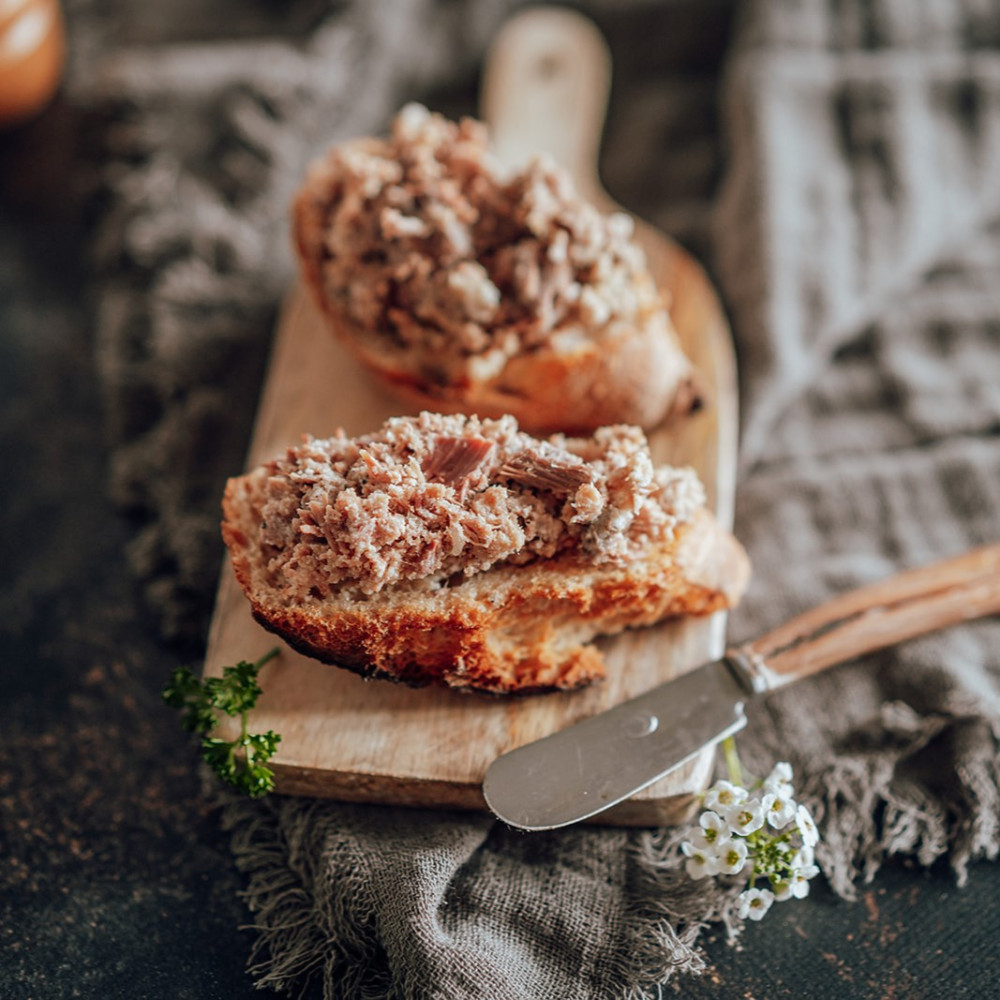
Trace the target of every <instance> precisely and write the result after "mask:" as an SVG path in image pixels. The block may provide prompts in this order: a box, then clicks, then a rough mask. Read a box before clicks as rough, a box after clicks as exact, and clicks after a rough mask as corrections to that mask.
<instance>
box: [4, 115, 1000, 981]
mask: <svg viewBox="0 0 1000 1000" xmlns="http://www.w3.org/2000/svg"><path fill="white" fill-rule="evenodd" d="M79 126H80V123H79V122H78V121H77V120H75V118H74V115H73V113H72V112H71V111H70V110H69V109H68V108H67V107H66V106H65V105H64V104H61V103H57V104H56V105H55V106H53V107H52V108H50V109H49V111H47V112H46V113H45V115H44V116H43V117H42V118H41V119H39V120H37V121H36V122H34V123H33V124H32V125H30V126H28V127H25V128H22V129H20V130H18V131H16V132H13V133H8V134H5V135H2V136H0V382H2V391H0V446H2V467H3V471H4V476H3V481H2V486H0V490H2V496H3V499H2V504H0V511H2V518H3V523H2V529H0V547H2V548H0V551H2V556H0V566H2V568H3V572H2V576H0V629H2V644H0V648H2V655H0V692H2V698H0V998H2V1000H28V998H31V1000H47V998H63V997H71V996H80V997H100V998H102V1000H113V998H117V997H127V998H130V1000H132V998H141V997H164V998H173V1000H178V998H223V997H225V998H228V1000H236V998H239V997H250V996H260V995H261V994H259V993H257V992H256V991H254V990H253V986H252V982H251V979H250V977H249V976H248V975H247V973H246V972H245V964H246V961H247V957H248V954H249V950H250V946H251V942H252V932H251V931H249V930H245V929H243V928H244V927H245V926H246V925H247V924H248V923H249V922H250V920H251V915H250V914H249V913H248V912H247V910H246V909H245V908H244V906H243V904H242V902H241V900H240V896H239V893H240V888H241V878H240V876H239V874H238V873H237V872H236V871H235V869H234V867H233V865H232V862H231V859H230V856H229V853H228V850H227V842H226V837H225V835H224V834H223V833H222V832H221V831H220V829H219V827H218V824H217V817H216V816H215V814H214V813H213V811H212V808H211V805H210V802H209V799H208V798H207V797H206V796H205V795H204V794H203V789H202V787H201V783H200V778H199V776H198V773H197V769H196V767H195V754H194V751H193V749H192V746H191V744H190V741H189V740H188V738H187V737H186V736H185V735H184V734H183V733H182V732H181V731H180V729H179V727H178V725H177V719H176V718H175V717H174V715H173V713H172V712H171V711H170V710H168V709H167V708H165V707H164V706H163V705H162V704H161V701H160V697H159V692H160V689H161V687H162V686H163V683H164V680H165V678H166V676H167V673H168V672H169V670H170V669H171V668H172V667H173V666H174V665H175V664H177V663H181V662H192V661H196V660H197V658H198V656H199V654H200V652H201V649H200V647H199V644H198V643H197V642H194V643H190V644H189V645H188V646H187V647H185V646H181V645H176V644H175V645H168V644H167V643H166V642H164V641H162V640H158V639H157V638H156V635H157V632H156V629H155V628H154V625H153V623H152V621H151V620H150V619H149V618H148V617H146V614H147V613H146V612H144V611H143V609H142V607H141V606H140V605H139V602H138V600H137V598H136V596H135V587H134V582H133V580H132V579H131V577H130V575H129V572H128V570H127V568H126V562H125V559H124V557H123V549H124V547H125V546H126V545H127V543H128V540H129V538H130V536H131V529H130V525H129V524H128V522H127V521H126V520H125V519H124V517H123V515H121V514H120V513H119V512H118V511H116V510H115V509H113V508H112V506H111V504H110V502H109V500H108V499H107V492H106V482H107V476H108V467H107V461H108V455H107V443H106V437H105V433H104V430H103V425H102V412H101V399H100V393H99V390H98V385H97V377H96V373H95V369H94V363H93V341H94V337H95V331H94V329H93V324H92V318H91V309H90V306H91V303H90V301H89V297H88V296H89V289H88V287H87V281H86V266H85V263H84V261H85V255H86V238H87V218H86V211H85V205H86V198H85V197H83V195H82V194H81V193H80V192H79V191H78V190H76V189H75V188H74V187H73V185H72V184H71V183H70V180H69V179H70V178H72V176H73V174H74V169H73V164H74V156H76V155H77V151H78V148H79V139H80V133H79ZM998 930H1000V867H998V866H997V865H993V864H986V863H981V864H978V865H976V866H974V867H973V869H972V870H971V872H970V878H969V883H968V885H967V886H966V887H965V888H963V889H959V888H958V887H957V886H956V884H955V881H954V879H953V877H952V875H951V874H950V872H948V871H947V870H946V869H944V868H937V869H934V870H931V871H923V870H918V869H915V868H909V867H906V866H904V865H901V864H900V865H893V866H890V867H889V868H887V869H886V870H884V871H883V872H882V873H881V875H880V876H879V877H878V878H877V880H876V881H875V882H874V884H872V885H870V886H867V887H862V889H861V894H860V898H859V900H858V901H857V902H854V903H848V902H844V901H841V900H839V899H836V898H835V897H833V896H832V894H831V893H830V892H829V891H828V890H826V889H825V887H824V886H823V884H822V879H818V880H817V882H816V883H815V889H814V892H813V894H812V895H811V896H810V898H809V899H808V900H806V901H803V902H801V903H797V904H795V905H791V906H788V907H782V908H781V910H780V911H775V912H774V913H773V914H772V915H771V916H769V917H768V919H767V920H765V921H764V922H763V923H762V924H760V925H753V926H751V927H750V928H749V929H748V931H747V933H746V934H745V936H744V937H743V938H742V939H741V941H740V942H739V944H738V945H737V946H735V947H731V946H729V945H727V944H726V943H725V942H724V941H723V940H722V938H721V935H719V934H718V933H716V934H711V933H710V934H709V936H708V938H707V952H708V956H709V959H710V962H711V967H710V970H709V972H708V974H707V975H706V976H704V977H702V978H700V979H690V978H684V979H680V980H677V981H676V982H675V983H673V984H672V985H671V987H669V988H667V989H666V990H665V991H664V996H669V995H673V994H674V993H676V994H677V995H678V996H685V997H692V998H708V997H739V998H746V1000H749V998H757V1000H764V998H774V997H811V998H826V997H830V998H833V997H883V998H918V997H923V998H928V1000H932V998H957V997H983V998H986V997H994V996H997V995H1000V961H998V958H997V945H996V940H997V932H998Z"/></svg>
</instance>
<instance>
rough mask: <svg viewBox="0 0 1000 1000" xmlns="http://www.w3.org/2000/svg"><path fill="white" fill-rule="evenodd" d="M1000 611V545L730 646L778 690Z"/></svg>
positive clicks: (855, 593)
mask: <svg viewBox="0 0 1000 1000" xmlns="http://www.w3.org/2000/svg"><path fill="white" fill-rule="evenodd" d="M997 612H1000V545H989V546H986V547H984V548H981V549H973V550H972V551H971V552H966V553H965V554H964V555H961V556H957V557H955V558H954V559H946V560H945V561H944V562H939V563H934V564H933V565H931V566H925V567H923V568H921V569H915V570H909V571H907V572H905V573H900V574H898V575H897V576H893V577H890V578H889V579H888V580H883V581H882V582H881V583H874V584H870V585H868V586H865V587H859V588H858V589H857V590H851V591H848V592H847V593H846V594H842V595H841V596H840V597H836V598H834V599H833V600H832V601H828V602H827V603H826V604H821V605H820V606H819V607H818V608H814V609H813V610H812V611H807V612H805V613H804V614H801V615H799V616H798V617H797V618H793V619H792V620H791V621H789V622H787V623H786V624H784V625H781V626H780V627H779V628H776V629H775V630H774V631H773V632H768V633H767V635H764V636H761V637H760V638H759V639H755V640H754V641H752V642H748V643H744V644H743V645H742V646H737V647H735V648H733V649H732V650H730V651H729V655H730V657H731V658H732V659H733V660H734V661H735V662H736V664H737V665H738V666H740V667H742V668H744V669H746V670H748V671H749V672H750V674H751V675H752V676H753V679H754V681H755V686H757V687H759V688H761V689H764V690H771V689H774V688H778V687H783V686H784V685H785V684H789V683H791V682H792V681H796V680H799V679H801V678H803V677H809V676H811V675H812V674H815V673H818V672H819V671H820V670H825V669H826V668H827V667H830V666H833V665H834V664H837V663H842V662H844V661H845V660H849V659H852V658H853V657H856V656H860V655H862V654H864V653H869V652H871V651H873V650H876V649H882V648H884V647H886V646H891V645H894V644H895V643H898V642H903V641H904V640H906V639H912V638H913V637H914V636H918V635H923V634H924V633H925V632H931V631H933V630H935V629H939V628H945V627H946V626H948V625H955V624H957V623H959V622H962V621H968V620H970V619H973V618H979V617H981V616H983V615H989V614H995V613H997Z"/></svg>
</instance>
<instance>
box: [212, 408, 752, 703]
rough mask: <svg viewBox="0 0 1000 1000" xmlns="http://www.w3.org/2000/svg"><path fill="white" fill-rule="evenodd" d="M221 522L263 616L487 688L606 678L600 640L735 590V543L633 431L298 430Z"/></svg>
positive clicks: (333, 651) (230, 490) (493, 423)
mask: <svg viewBox="0 0 1000 1000" xmlns="http://www.w3.org/2000/svg"><path fill="white" fill-rule="evenodd" d="M223 510H224V522H223V536H224V538H225V541H226V544H227V545H228V547H229V550H230V553H231V556H232V562H233V566H234V569H235V572H236V576H237V578H238V580H239V582H240V584H241V586H242V588H243V590H244V591H245V593H246V595H247V597H248V598H249V600H250V603H251V606H252V608H253V613H254V616H255V617H256V618H257V619H258V621H260V622H261V623H262V624H263V625H264V626H265V627H266V628H268V629H270V630H272V631H274V632H276V633H278V634H279V635H281V636H283V637H284V638H285V639H286V640H287V641H288V642H289V644H290V645H292V646H293V647H295V648H296V649H299V650H300V651H302V652H304V653H306V654H308V655H310V656H313V657H316V658H318V659H320V660H323V661H326V662H329V663H334V664H337V665H339V666H343V667H347V668H350V669H352V670H355V671H358V672H359V673H362V674H365V675H370V676H380V677H388V678H393V679H396V680H400V681H404V682H407V683H410V684H415V685H419V684H427V683H444V684H448V685H451V686H453V687H458V688H474V689H480V690H486V691H491V692H496V693H508V692H522V691H538V690H546V689H553V688H574V687H578V686H580V685H584V684H587V683H589V682H590V681H593V680H594V679H596V678H599V677H601V676H602V675H603V672H604V665H603V660H602V657H601V654H600V652H599V651H598V650H597V649H596V648H595V647H594V646H593V645H591V644H590V640H592V639H593V638H594V637H595V636H598V635H607V634H612V633H616V632H619V631H621V630H622V629H624V628H627V627H629V626H636V625H648V624H651V623H653V622H656V621H659V620H661V619H664V618H668V617H671V616H676V615H692V614H705V613H708V612H712V611H715V610H718V609H720V608H725V607H728V606H730V605H731V604H732V603H734V602H735V601H736V600H737V599H738V598H739V596H740V594H741V593H742V591H743V588H744V586H745V584H746V580H747V575H748V564H747V559H746V555H745V553H744V552H743V549H742V548H741V547H740V545H739V543H738V542H737V541H736V540H735V539H734V538H733V537H732V536H731V535H730V534H729V533H728V532H727V531H725V530H724V529H722V528H721V527H720V526H719V525H718V524H717V522H716V521H715V520H714V518H713V517H712V515H711V514H710V513H709V512H708V511H707V510H706V508H705V505H704V493H703V489H702V486H701V484H700V482H699V481H698V479H697V477H696V476H695V474H694V473H693V472H692V471H691V470H688V469H676V468H672V467H669V466H662V467H660V468H655V467H654V465H653V463H652V461H651V459H650V455H649V450H648V446H647V442H646V439H645V437H644V435H643V433H642V431H641V430H639V429H638V428H636V427H630V426H622V425H618V426H611V427H603V428H600V429H599V430H597V431H596V432H595V433H594V434H593V435H592V436H590V437H578V438H573V437H565V436H563V435H554V436H552V437H549V438H546V439H539V438H536V437H532V436H530V435H528V434H526V433H525V432H523V431H521V430H519V429H518V425H517V422H516V421H515V420H514V419H513V418H512V417H509V416H508V417H503V418H501V419H498V420H492V419H482V420H481V419H479V418H477V417H466V416H462V415H441V414H436V413H421V414H420V415H419V416H418V417H398V418H394V419H392V420H389V421H387V422H386V423H385V424H384V425H383V426H382V427H381V428H380V429H379V430H377V431H375V432H374V433H371V434H367V435H365V436H363V437H358V438H349V437H347V436H345V435H344V434H338V435H337V436H335V437H332V438H329V439H327V440H313V439H307V440H306V441H305V442H304V443H303V444H301V445H300V446H298V447H294V448H290V449H289V450H288V451H287V453H286V454H285V455H283V456H281V457H279V458H276V459H275V460H273V461H270V462H268V463H266V464H264V465H262V466H260V467H258V468H256V469H254V470H253V471H251V472H249V473H248V474H246V475H244V476H241V477H239V478H235V479H231V480H230V481H229V483H228V485H227V488H226V492H225V498H224V501H223Z"/></svg>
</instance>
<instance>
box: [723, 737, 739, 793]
mask: <svg viewBox="0 0 1000 1000" xmlns="http://www.w3.org/2000/svg"><path fill="white" fill-rule="evenodd" d="M722 754H723V757H724V758H725V761H726V770H727V771H728V772H729V780H730V781H731V782H732V783H733V784H734V785H740V786H742V785H743V767H742V766H741V765H740V755H739V754H738V753H737V752H736V740H734V739H733V738H732V736H727V737H726V738H725V739H724V740H723V741H722Z"/></svg>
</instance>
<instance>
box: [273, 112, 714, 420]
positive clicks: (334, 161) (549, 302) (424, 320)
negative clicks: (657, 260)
mask: <svg viewBox="0 0 1000 1000" xmlns="http://www.w3.org/2000/svg"><path fill="white" fill-rule="evenodd" d="M292 220H293V221H292V226H293V234H294V240H295V246H296V249H297V256H298V260H299V263H300V267H301V270H302V274H303V276H304V278H305V283H306V285H307V287H308V288H309V289H310V292H311V294H312V297H313V300H314V302H315V303H316V304H317V306H318V307H319V309H320V311H321V313H322V315H323V316H324V318H325V319H326V321H327V323H328V325H329V327H330V329H331V330H332V331H333V332H334V333H335V334H336V335H337V336H338V338H339V339H340V341H341V342H342V343H343V344H344V345H345V346H346V347H347V348H348V349H349V350H351V351H352V352H353V353H354V354H355V355H356V356H357V357H359V358H360V359H361V361H362V362H363V363H364V364H365V365H366V366H367V367H368V368H369V369H370V370H371V371H372V372H374V373H375V374H376V375H377V376H378V377H379V378H380V379H381V380H382V381H383V382H384V383H385V384H386V385H387V386H389V387H390V388H391V389H392V390H393V391H395V392H396V393H397V395H400V396H401V397H402V398H404V399H405V400H406V401H407V402H408V403H409V404H410V405H416V406H418V407H419V406H423V407H427V408H429V409H434V410H437V411H447V412H464V413H476V414H478V415H480V416H492V417H498V416H502V415H504V414H512V415H514V416H515V417H516V418H517V419H518V421H519V422H520V424H521V426H522V427H524V428H525V429H526V430H531V431H534V432H539V433H542V432H544V433H549V432H552V431H567V432H572V433H590V432H591V431H593V430H595V429H596V428H598V427H601V426H605V425H607V424H614V423H631V424H637V425H639V426H641V427H644V428H647V429H648V428H651V427H653V426H656V425H657V424H659V423H660V422H661V421H662V420H664V418H666V417H667V416H670V415H673V414H680V413H686V412H688V411H690V410H691V409H692V408H694V407H696V406H697V404H698V402H699V394H698V391H697V389H696V387H695V377H694V373H693V371H692V367H691V364H690V363H689V361H688V359H687V358H686V357H685V355H684V353H683V352H682V350H681V348H680V345H679V342H678V340H677V337H676V334H675V331H674V329H673V326H672V324H671V321H670V315H669V311H668V303H667V302H666V301H665V299H664V296H663V294H662V290H658V289H657V288H656V287H655V285H654V282H653V280H652V277H651V276H650V273H649V269H648V267H647V264H646V260H645V257H644V255H643V253H642V250H641V249H640V248H639V247H638V246H637V244H636V243H635V242H634V241H633V240H632V220H631V219H630V218H629V217H628V216H626V215H624V214H622V213H616V214H612V215H603V214H601V213H600V212H598V211H597V210H596V209H595V208H594V207H593V206H591V205H589V204H587V203H586V202H584V201H583V200H582V199H581V198H580V197H579V196H578V195H577V193H576V192H575V190H574V187H573V184H572V182H571V180H570V178H569V175H568V174H567V173H566V172H565V171H563V170H562V169H561V168H560V167H558V166H557V165H556V164H555V163H553V162H551V161H550V160H546V159H544V158H538V159H535V160H534V161H532V162H531V163H529V164H528V165H526V166H524V167H523V168H521V169H518V170H516V171H505V170H504V169H502V168H501V167H500V165H499V164H497V163H496V162H495V160H494V159H493V158H492V156H491V154H490V151H489V146H488V141H487V132H486V129H485V127H484V126H483V125H482V124H481V123H479V122H476V121H474V120H472V119H464V120H462V121H461V122H459V123H454V122H450V121H448V120H446V119H444V118H442V117H441V116H440V115H436V114H431V113H429V112H428V111H427V110H426V109H425V108H423V107H421V106H420V105H413V104H411V105H408V106H407V107H405V108H404V109H403V110H402V111H401V112H400V114H399V115H398V116H397V118H396V120H395V122H394V124H393V128H392V132H391V135H390V136H389V137H388V138H387V139H384V140H381V139H360V140H356V141H354V142H350V143H347V144H345V145H343V146H339V147H336V148H334V149H332V150H330V152H329V153H328V154H327V155H326V156H325V157H323V158H322V159H320V160H318V161H317V162H316V163H314V164H313V165H312V167H311V169H310V171H309V174H308V176H307V178H306V180H305V182H304V183H303V185H302V187H301V189H300V191H299V193H298V195H297V197H296V199H295V202H294V205H293V212H292Z"/></svg>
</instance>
